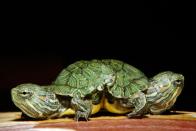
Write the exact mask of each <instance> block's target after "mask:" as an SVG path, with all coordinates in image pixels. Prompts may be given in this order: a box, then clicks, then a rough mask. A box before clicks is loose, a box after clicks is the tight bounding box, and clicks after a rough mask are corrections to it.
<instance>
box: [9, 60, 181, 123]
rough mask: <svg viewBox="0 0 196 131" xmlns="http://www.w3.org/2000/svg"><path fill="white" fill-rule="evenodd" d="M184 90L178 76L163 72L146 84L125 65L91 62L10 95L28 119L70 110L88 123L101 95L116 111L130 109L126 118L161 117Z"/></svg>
mask: <svg viewBox="0 0 196 131" xmlns="http://www.w3.org/2000/svg"><path fill="white" fill-rule="evenodd" d="M183 86H184V77H183V76H182V75H181V74H176V73H173V72H170V71H166V72H162V73H159V74H158V75H156V76H154V77H153V78H152V79H150V80H148V79H147V77H146V76H145V75H144V74H143V73H142V72H141V71H140V70H138V69H137V68H135V67H133V66H131V65H128V64H126V63H124V62H121V61H118V60H92V61H78V62H75V63H73V64H71V65H69V66H68V67H67V68H65V69H63V70H62V72H61V73H60V74H59V76H58V77H57V79H56V80H55V81H54V82H53V83H52V84H51V85H48V86H39V85H36V84H31V83H27V84H21V85H18V86H17V87H15V88H13V89H12V91H11V95H12V101H13V102H14V104H15V105H16V106H17V107H18V108H20V109H21V110H22V112H23V113H25V114H26V115H28V116H29V117H32V118H39V119H40V118H41V119H49V118H54V117H60V116H61V114H62V112H64V111H66V110H67V109H69V108H72V109H73V110H74V111H75V120H77V121H78V120H79V118H81V117H83V118H85V119H86V120H88V118H89V117H90V115H91V111H92V105H96V104H98V103H100V102H101V98H102V96H103V95H105V97H106V98H107V99H108V100H114V101H116V102H117V103H118V106H119V107H123V108H132V109H133V110H132V111H130V112H129V113H128V114H127V116H128V117H129V118H133V117H137V116H142V115H145V114H147V113H152V114H160V113H162V112H164V111H166V110H168V109H170V108H171V107H172V106H173V105H174V103H175V101H176V99H177V97H178V96H179V94H180V93H181V91H182V88H183ZM107 94H109V95H107ZM108 96H109V97H108Z"/></svg>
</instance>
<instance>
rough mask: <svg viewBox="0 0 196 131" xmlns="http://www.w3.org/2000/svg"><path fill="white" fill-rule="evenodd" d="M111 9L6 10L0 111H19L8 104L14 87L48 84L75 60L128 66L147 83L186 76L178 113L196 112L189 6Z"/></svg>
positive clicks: (162, 0)
mask: <svg viewBox="0 0 196 131" xmlns="http://www.w3.org/2000/svg"><path fill="white" fill-rule="evenodd" d="M112 4H113V3H111V5H110V4H108V5H105V4H101V5H102V6H101V7H102V8H100V6H99V7H95V6H92V7H88V8H86V7H84V8H82V9H80V10H76V8H77V7H75V5H72V7H73V8H72V9H66V8H59V9H58V10H55V11H54V10H52V11H51V10H47V9H46V10H45V9H43V10H42V7H40V8H39V11H38V12H36V10H37V8H36V9H34V8H32V9H29V10H28V8H29V7H26V9H20V8H18V9H17V10H11V11H10V10H9V9H7V10H5V11H4V13H3V15H4V16H3V17H4V18H3V19H2V22H3V24H2V25H1V27H2V29H1V32H2V33H1V48H0V111H18V109H17V108H16V107H15V106H14V104H13V103H12V102H11V98H10V89H11V88H13V87H14V86H16V85H18V84H21V83H26V82H32V83H36V84H40V85H46V84H50V83H51V82H52V81H53V80H54V79H55V78H56V77H57V75H58V73H59V72H60V71H61V70H62V69H63V68H65V67H66V66H67V65H69V64H71V63H73V62H75V61H77V60H82V59H83V60H90V59H105V58H110V59H119V60H122V61H125V62H127V63H129V64H131V65H133V66H135V67H137V68H139V69H140V70H142V71H143V72H144V73H145V74H146V75H147V76H148V77H152V76H154V75H155V74H157V73H159V72H161V71H166V70H171V71H174V72H177V73H182V74H183V75H184V76H185V87H184V90H183V92H182V94H181V95H180V97H179V98H178V100H177V103H176V104H175V107H174V108H175V109H176V110H187V111H196V103H195V100H196V95H195V92H196V88H195V83H194V82H195V75H196V71H195V66H196V64H195V57H194V55H195V48H194V47H193V43H192V40H193V38H192V37H193V34H192V26H193V25H192V22H191V21H192V20H191V19H192V16H191V14H192V13H191V12H192V9H191V6H190V5H186V3H169V2H168V1H167V0H160V1H156V2H155V3H154V2H141V3H137V4H135V3H134V4H131V6H130V5H127V4H126V3H125V4H124V5H122V6H121V5H118V3H116V4H117V5H118V6H116V5H115V6H114V5H112ZM104 5H105V7H104ZM135 6H136V8H133V7H135ZM187 6H188V9H187ZM74 7H75V8H74ZM189 7H190V8H189Z"/></svg>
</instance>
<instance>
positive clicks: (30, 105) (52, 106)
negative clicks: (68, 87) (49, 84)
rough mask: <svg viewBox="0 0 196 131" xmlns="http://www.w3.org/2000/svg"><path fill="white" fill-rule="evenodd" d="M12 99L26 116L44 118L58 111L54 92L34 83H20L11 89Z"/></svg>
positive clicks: (57, 102) (58, 106)
mask: <svg viewBox="0 0 196 131" xmlns="http://www.w3.org/2000/svg"><path fill="white" fill-rule="evenodd" d="M11 96H12V101H13V102H14V104H15V105H16V106H17V107H18V108H20V109H21V110H22V112H23V113H25V114H26V115H27V116H29V117H32V118H39V119H45V118H48V117H50V116H52V115H54V114H55V113H57V112H58V110H59V108H60V104H59V101H58V99H57V98H56V96H55V94H54V93H52V92H50V91H48V89H47V88H46V87H40V86H39V85H36V84H30V83H28V84H21V85H18V86H16V87H15V88H13V89H12V90H11Z"/></svg>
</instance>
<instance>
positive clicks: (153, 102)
mask: <svg viewBox="0 0 196 131" xmlns="http://www.w3.org/2000/svg"><path fill="white" fill-rule="evenodd" d="M183 87H184V76H183V75H181V74H177V73H174V72H171V71H166V72H162V73H159V74H158V75H156V76H154V77H153V78H152V79H151V80H150V87H149V88H148V90H147V94H146V97H147V101H148V103H149V105H150V112H151V113H152V114H160V113H162V112H164V111H166V110H168V109H170V108H171V107H172V106H173V105H174V103H175V102H176V99H177V97H178V96H179V95H180V93H181V91H182V89H183Z"/></svg>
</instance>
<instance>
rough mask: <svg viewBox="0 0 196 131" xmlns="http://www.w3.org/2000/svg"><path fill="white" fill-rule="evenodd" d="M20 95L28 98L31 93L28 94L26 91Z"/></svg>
mask: <svg viewBox="0 0 196 131" xmlns="http://www.w3.org/2000/svg"><path fill="white" fill-rule="evenodd" d="M20 95H21V96H22V97H28V96H30V95H31V92H28V91H22V92H20Z"/></svg>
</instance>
